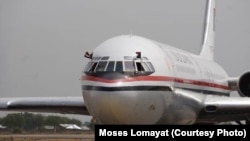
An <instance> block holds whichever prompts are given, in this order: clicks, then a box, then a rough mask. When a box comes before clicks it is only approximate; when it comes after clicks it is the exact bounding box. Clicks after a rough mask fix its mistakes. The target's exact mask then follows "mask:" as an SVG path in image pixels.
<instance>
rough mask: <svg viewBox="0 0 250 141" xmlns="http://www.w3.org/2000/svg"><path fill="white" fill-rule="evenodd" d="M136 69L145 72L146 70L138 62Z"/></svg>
mask: <svg viewBox="0 0 250 141" xmlns="http://www.w3.org/2000/svg"><path fill="white" fill-rule="evenodd" d="M136 68H137V71H144V68H143V66H142V64H141V62H136Z"/></svg>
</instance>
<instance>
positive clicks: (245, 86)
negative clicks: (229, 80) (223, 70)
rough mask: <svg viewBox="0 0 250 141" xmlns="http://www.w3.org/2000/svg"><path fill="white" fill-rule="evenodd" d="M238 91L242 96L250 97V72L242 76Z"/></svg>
mask: <svg viewBox="0 0 250 141" xmlns="http://www.w3.org/2000/svg"><path fill="white" fill-rule="evenodd" d="M237 90H238V92H239V94H240V96H243V97H250V71H248V72H246V73H244V74H243V75H241V76H240V78H239V80H238V82H237Z"/></svg>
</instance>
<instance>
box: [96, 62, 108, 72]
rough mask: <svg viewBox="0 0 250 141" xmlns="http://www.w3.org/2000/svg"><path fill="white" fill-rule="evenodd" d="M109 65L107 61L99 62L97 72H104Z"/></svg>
mask: <svg viewBox="0 0 250 141" xmlns="http://www.w3.org/2000/svg"><path fill="white" fill-rule="evenodd" d="M106 66H107V62H106V61H105V62H99V64H98V66H97V67H96V70H95V71H96V72H103V71H104V70H105V68H106Z"/></svg>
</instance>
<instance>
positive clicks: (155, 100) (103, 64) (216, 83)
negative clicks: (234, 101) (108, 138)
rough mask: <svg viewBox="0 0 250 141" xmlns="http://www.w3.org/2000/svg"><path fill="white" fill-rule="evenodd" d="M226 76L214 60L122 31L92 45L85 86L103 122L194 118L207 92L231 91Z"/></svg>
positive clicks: (170, 121)
mask: <svg viewBox="0 0 250 141" xmlns="http://www.w3.org/2000/svg"><path fill="white" fill-rule="evenodd" d="M138 52H139V53H138ZM138 55H139V56H138ZM99 64H100V65H99ZM109 64H110V65H109ZM227 78H228V76H227V73H226V72H225V71H224V70H223V69H222V67H221V66H219V65H218V64H217V63H215V62H214V61H212V60H207V59H203V58H202V57H200V56H197V55H193V54H191V53H189V52H186V51H183V50H180V49H177V48H174V47H171V46H169V45H164V44H161V43H158V42H156V41H152V40H149V39H146V38H143V37H139V36H134V35H124V36H118V37H114V38H111V39H109V40H107V41H105V42H103V43H102V44H100V45H99V46H98V47H97V48H95V49H94V50H93V56H92V57H91V60H90V63H89V64H88V65H87V66H86V69H85V71H84V74H83V76H82V90H83V97H84V100H85V101H86V106H87V109H88V111H89V112H90V114H91V115H92V116H93V117H95V118H96V119H97V121H98V122H100V123H103V124H173V123H174V124H193V123H195V122H196V121H197V118H198V116H199V113H200V111H201V108H202V106H201V105H202V101H203V98H204V95H205V94H206V95H208V94H211V95H224V96H229V89H228V82H227V80H226V79H227ZM190 92H191V93H190Z"/></svg>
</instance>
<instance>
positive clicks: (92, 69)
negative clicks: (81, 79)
mask: <svg viewBox="0 0 250 141" xmlns="http://www.w3.org/2000/svg"><path fill="white" fill-rule="evenodd" d="M96 65H97V62H94V63H93V65H92V66H91V69H90V70H89V71H90V72H93V71H95V68H96Z"/></svg>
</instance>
